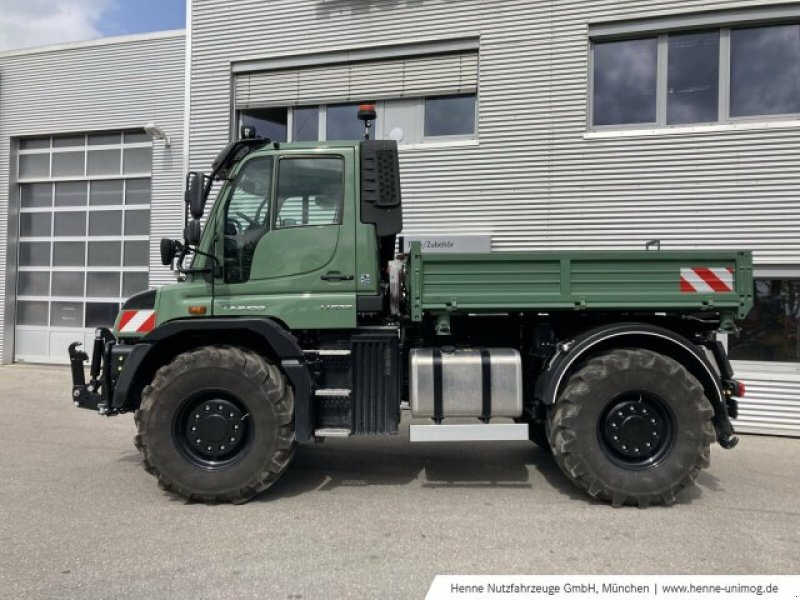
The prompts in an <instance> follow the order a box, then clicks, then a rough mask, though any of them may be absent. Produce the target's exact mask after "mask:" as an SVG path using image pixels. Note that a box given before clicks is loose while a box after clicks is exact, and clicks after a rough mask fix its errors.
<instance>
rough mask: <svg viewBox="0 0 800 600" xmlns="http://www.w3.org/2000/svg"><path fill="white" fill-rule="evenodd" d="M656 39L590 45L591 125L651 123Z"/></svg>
mask: <svg viewBox="0 0 800 600" xmlns="http://www.w3.org/2000/svg"><path fill="white" fill-rule="evenodd" d="M657 49H658V44H657V40H656V38H651V39H645V40H625V41H622V42H603V43H601V44H595V47H594V124H595V125H597V126H601V125H629V124H633V123H655V121H656V73H657V65H658V60H657V59H658V56H657Z"/></svg>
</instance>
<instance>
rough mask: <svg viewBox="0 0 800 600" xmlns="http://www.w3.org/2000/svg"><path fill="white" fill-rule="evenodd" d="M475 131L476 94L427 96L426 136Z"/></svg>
mask: <svg viewBox="0 0 800 600" xmlns="http://www.w3.org/2000/svg"><path fill="white" fill-rule="evenodd" d="M473 133H475V95H474V94H465V95H461V96H438V97H433V98H425V137H426V138H431V137H444V136H448V137H451V136H469V135H472V134H473Z"/></svg>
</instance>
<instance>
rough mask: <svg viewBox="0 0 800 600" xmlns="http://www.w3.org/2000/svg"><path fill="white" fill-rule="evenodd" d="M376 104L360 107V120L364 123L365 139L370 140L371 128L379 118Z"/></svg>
mask: <svg viewBox="0 0 800 600" xmlns="http://www.w3.org/2000/svg"><path fill="white" fill-rule="evenodd" d="M377 116H378V114H377V113H376V112H375V105H374V104H361V105H360V106H359V107H358V118H359V119H361V120H362V121H364V139H365V140H369V128H370V127H372V123H373V122H374V121H375V119H376V118H377Z"/></svg>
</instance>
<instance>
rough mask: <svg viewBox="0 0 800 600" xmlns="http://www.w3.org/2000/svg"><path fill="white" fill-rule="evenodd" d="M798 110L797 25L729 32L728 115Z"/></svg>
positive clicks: (799, 32)
mask: <svg viewBox="0 0 800 600" xmlns="http://www.w3.org/2000/svg"><path fill="white" fill-rule="evenodd" d="M798 112H800V25H777V26H771V27H752V28H747V29H734V30H733V31H731V116H732V117H753V116H757V115H787V114H792V113H798Z"/></svg>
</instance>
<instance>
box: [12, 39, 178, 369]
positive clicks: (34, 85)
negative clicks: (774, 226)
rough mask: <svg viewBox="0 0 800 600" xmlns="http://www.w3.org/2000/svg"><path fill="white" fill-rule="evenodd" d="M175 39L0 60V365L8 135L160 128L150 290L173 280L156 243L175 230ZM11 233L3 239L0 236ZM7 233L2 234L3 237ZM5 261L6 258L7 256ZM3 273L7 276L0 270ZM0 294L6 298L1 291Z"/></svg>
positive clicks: (85, 46) (105, 42)
mask: <svg viewBox="0 0 800 600" xmlns="http://www.w3.org/2000/svg"><path fill="white" fill-rule="evenodd" d="M184 50H185V35H184V32H183V31H174V32H164V33H160V34H156V35H148V36H136V37H130V38H117V39H112V40H103V41H100V42H98V43H88V44H81V45H74V46H66V47H61V48H47V49H42V50H32V51H23V52H18V53H5V54H0V323H2V324H3V326H2V327H0V356H2V358H3V362H10V361H11V359H12V355H13V348H12V346H13V344H11V343H9V342H10V337H11V336H12V335H13V333H12V332H13V325H14V318H13V314H11V313H13V310H8V309H9V308H13V285H9V282H10V283H12V284H13V281H14V276H15V273H14V271H15V269H14V268H13V265H15V264H16V257H15V256H14V255H15V254H16V245H15V241H14V238H15V236H16V222H17V219H16V214H15V213H14V210H15V209H14V206H15V203H16V199H15V198H14V195H15V194H14V181H13V177H12V175H13V173H12V171H13V170H14V165H15V164H16V163H15V161H16V157H15V156H14V153H13V150H14V140H13V138H15V137H18V136H27V135H49V134H61V133H72V132H75V133H86V132H91V131H115V130H121V129H135V128H141V127H142V126H143V125H144V124H145V123H146V122H149V121H154V122H156V123H158V124H159V125H161V127H163V128H164V130H165V131H166V132H167V133H168V134H169V135H170V137H171V142H172V144H171V147H170V148H165V146H164V143H163V142H155V144H154V148H153V170H152V174H153V175H152V211H151V227H150V235H151V257H152V258H151V264H152V267H153V268H152V269H151V275H150V282H151V285H152V284H160V283H166V282H168V281H172V280H174V279H173V277H172V275H171V274H170V272H169V271H168V270H167V269H165V268H163V267H161V263H160V260H159V258H158V240H159V239H160V238H161V237H162V236H168V235H169V236H173V237H174V234H175V232H176V231H179V230H180V228H181V227H182V224H183V203H182V192H183V184H182V172H183V162H182V161H183V147H184V142H183V120H184V110H183V107H184V59H185V54H184ZM9 227H11V228H12V229H11V231H9ZM9 233H10V235H9ZM9 253H11V254H10V255H9ZM9 265H11V266H12V267H11V268H9V269H8V272H6V271H7V269H6V267H7V266H9ZM7 288H8V296H9V297H6V291H7Z"/></svg>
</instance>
